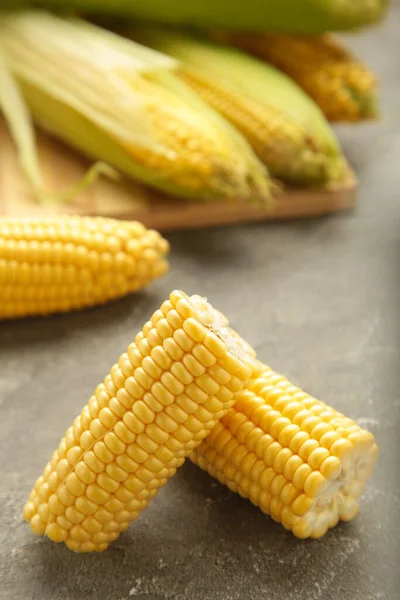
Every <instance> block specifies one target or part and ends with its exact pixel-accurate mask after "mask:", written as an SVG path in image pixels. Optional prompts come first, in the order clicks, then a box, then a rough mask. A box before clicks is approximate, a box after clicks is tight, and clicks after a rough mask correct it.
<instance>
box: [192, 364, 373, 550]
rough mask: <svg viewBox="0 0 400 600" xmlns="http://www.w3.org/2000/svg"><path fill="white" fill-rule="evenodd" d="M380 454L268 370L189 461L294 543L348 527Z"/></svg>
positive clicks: (368, 439)
mask: <svg viewBox="0 0 400 600" xmlns="http://www.w3.org/2000/svg"><path fill="white" fill-rule="evenodd" d="M377 455H378V448H377V446H376V444H375V442H374V437H373V435H372V434H371V433H370V432H368V431H364V430H362V429H361V427H359V426H358V425H357V424H356V423H355V422H354V421H352V420H351V419H349V418H346V417H344V416H343V415H342V414H340V413H338V412H337V411H336V410H335V409H333V408H331V407H329V406H327V405H326V404H324V403H323V402H319V401H318V400H315V399H314V398H312V397H311V396H309V395H308V394H306V393H304V392H303V391H302V390H300V389H299V388H297V387H296V386H294V385H292V384H291V383H290V382H289V381H287V379H285V378H284V377H282V376H280V375H277V374H276V373H274V372H273V371H272V370H270V369H269V368H268V367H265V368H264V372H263V373H262V374H261V375H260V376H259V377H258V378H256V379H255V380H254V381H253V382H252V384H251V385H250V386H249V387H248V389H245V390H243V391H241V392H239V393H238V394H236V396H235V405H234V407H233V408H231V409H230V410H229V411H228V412H227V413H226V415H225V416H224V417H223V418H222V419H221V421H220V422H219V423H217V425H216V426H215V428H214V429H213V431H212V432H211V433H210V435H209V436H208V437H207V438H206V440H205V441H204V442H203V443H202V444H201V446H199V447H198V448H197V449H196V450H194V452H193V454H192V455H191V460H192V461H193V462H195V463H196V464H198V465H199V466H200V467H201V468H202V469H204V470H206V471H208V473H210V475H212V476H213V477H216V478H217V479H218V480H219V481H220V482H221V483H223V484H225V485H227V486H228V487H229V488H230V489H231V490H232V491H235V492H236V491H237V492H239V494H240V495H241V496H243V497H244V498H249V499H250V500H251V501H252V502H253V504H255V505H256V506H259V507H260V508H261V510H262V511H263V512H264V513H266V514H267V515H270V516H271V517H272V518H273V519H274V520H275V521H277V522H278V523H282V524H283V526H284V527H285V528H286V529H288V530H291V531H292V532H293V533H294V535H296V536H297V537H299V538H306V537H312V538H319V537H321V536H323V535H324V534H325V533H326V531H327V530H328V529H329V528H330V527H334V526H335V525H336V524H337V523H338V521H339V519H342V520H344V521H349V520H351V519H353V518H354V517H355V515H356V514H357V511H358V499H359V497H360V495H361V494H362V492H363V490H364V488H365V482H366V480H367V479H368V477H369V476H370V474H371V472H372V469H373V466H374V462H375V459H376V457H377Z"/></svg>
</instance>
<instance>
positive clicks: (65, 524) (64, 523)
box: [57, 515, 73, 531]
mask: <svg viewBox="0 0 400 600" xmlns="http://www.w3.org/2000/svg"><path fill="white" fill-rule="evenodd" d="M57 523H58V524H59V526H60V527H61V528H62V529H65V530H66V531H68V530H69V529H71V527H72V526H73V523H71V521H69V520H68V519H67V517H65V516H64V515H61V516H59V517H57Z"/></svg>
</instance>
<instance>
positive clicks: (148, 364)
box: [142, 356, 163, 387]
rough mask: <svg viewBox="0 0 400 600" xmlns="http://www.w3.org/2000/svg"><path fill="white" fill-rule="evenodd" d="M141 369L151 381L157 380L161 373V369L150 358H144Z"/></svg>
mask: <svg viewBox="0 0 400 600" xmlns="http://www.w3.org/2000/svg"><path fill="white" fill-rule="evenodd" d="M142 369H143V371H145V373H146V374H147V375H148V376H149V378H151V379H152V380H157V379H159V378H160V377H161V375H162V372H163V370H162V368H161V367H160V366H158V365H157V363H156V362H155V360H153V359H152V358H151V356H146V357H145V358H144V359H143V362H142ZM143 387H145V386H143Z"/></svg>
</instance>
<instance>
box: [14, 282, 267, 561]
mask: <svg viewBox="0 0 400 600" xmlns="http://www.w3.org/2000/svg"><path fill="white" fill-rule="evenodd" d="M254 355H255V353H254V350H252V349H251V348H250V347H249V346H248V345H247V344H246V343H245V342H243V343H242V341H241V338H240V337H239V336H238V335H237V334H236V333H234V332H233V331H232V330H231V329H230V328H229V327H228V321H227V320H226V319H225V317H224V316H223V315H222V314H221V313H220V312H218V311H216V310H214V309H213V307H212V306H211V305H210V304H209V303H208V302H207V301H206V300H205V299H203V298H200V297H199V296H192V297H189V296H187V295H186V294H185V293H184V292H180V291H174V292H172V293H171V295H170V298H169V300H167V301H166V302H164V303H163V304H162V305H161V307H160V309H159V310H157V311H156V312H155V313H154V314H153V315H152V317H151V318H150V320H149V321H148V322H147V323H146V324H145V325H144V327H143V329H142V331H141V332H140V333H139V334H138V335H137V336H136V337H135V341H134V343H132V344H130V346H129V347H128V349H127V351H126V352H125V353H124V354H122V355H121V356H120V358H119V360H118V363H116V364H115V365H114V366H113V367H112V368H111V371H110V373H109V375H107V377H106V378H105V379H104V382H103V383H101V384H100V385H99V386H97V388H96V390H95V393H94V394H93V396H92V397H91V398H90V400H89V402H88V404H87V405H86V406H85V407H84V408H83V410H82V412H81V414H80V415H79V416H78V417H77V418H76V419H75V420H74V422H73V425H72V426H71V427H70V428H69V429H68V430H67V432H66V434H65V437H63V438H62V440H61V442H60V445H59V447H58V449H57V450H56V451H55V452H54V453H53V455H52V458H51V460H50V462H49V463H48V464H47V466H46V468H45V469H44V472H43V474H42V476H41V477H39V479H37V481H36V483H35V486H34V489H33V490H32V492H31V494H30V496H29V500H28V502H27V503H26V505H25V508H24V511H23V517H24V519H25V520H26V521H27V522H29V523H30V525H31V529H32V531H33V532H34V533H36V534H37V535H45V536H47V537H49V538H50V539H51V540H53V541H54V542H65V543H66V545H67V546H68V548H70V549H71V550H75V551H77V552H92V551H98V552H101V551H103V550H105V549H106V548H107V546H108V544H109V543H110V542H112V541H113V540H115V539H116V538H117V537H118V536H119V534H120V533H121V531H124V530H125V529H127V527H128V526H129V523H130V522H131V521H133V520H135V519H137V518H138V516H139V514H140V512H141V511H142V510H143V509H144V508H146V506H147V504H148V502H149V500H150V499H151V498H153V497H154V496H155V495H156V493H157V491H158V489H159V488H160V487H161V486H163V485H164V484H165V483H166V482H167V480H168V479H169V478H170V477H171V476H172V475H174V473H175V472H176V469H177V468H178V467H179V466H180V465H182V464H183V462H184V460H185V457H186V456H188V455H189V454H190V453H191V452H192V451H193V449H194V448H196V447H197V446H198V445H199V444H200V443H201V442H202V441H203V439H204V438H205V437H206V436H207V435H208V434H209V432H210V431H211V430H212V429H213V428H214V426H215V424H216V423H217V421H218V420H219V419H220V418H221V417H222V416H223V415H224V414H225V413H226V412H227V410H228V409H229V408H230V407H231V406H232V405H233V402H234V395H235V394H236V393H237V392H238V391H240V390H241V389H242V388H243V387H244V386H245V385H247V384H248V382H249V380H251V379H252V378H253V377H254V376H255V375H256V374H257V373H258V372H259V368H260V365H259V363H258V361H256V360H255V358H254Z"/></svg>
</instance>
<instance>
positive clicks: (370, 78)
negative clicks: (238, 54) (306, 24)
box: [217, 33, 378, 121]
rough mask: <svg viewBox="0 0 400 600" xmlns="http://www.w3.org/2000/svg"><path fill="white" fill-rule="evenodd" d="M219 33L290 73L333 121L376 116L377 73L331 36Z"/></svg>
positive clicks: (219, 36) (358, 119) (220, 35)
mask: <svg viewBox="0 0 400 600" xmlns="http://www.w3.org/2000/svg"><path fill="white" fill-rule="evenodd" d="M217 37H218V38H219V39H221V38H222V39H224V40H225V41H226V42H231V43H233V44H234V45H236V46H238V47H239V48H242V49H243V50H246V51H247V52H250V53H251V54H254V55H255V56H258V57H260V58H262V59H264V60H265V61H266V62H267V63H271V64H273V65H275V66H276V67H277V68H279V69H281V70H282V71H283V72H284V73H286V74H287V75H289V76H290V77H292V78H293V79H294V81H296V82H297V83H298V84H299V85H300V86H301V87H302V88H303V89H304V91H305V92H307V93H308V94H309V95H310V97H311V98H313V99H314V100H315V102H316V103H317V104H318V106H319V107H320V108H321V110H322V111H323V112H324V114H325V116H326V117H327V118H328V119H329V120H330V121H361V120H364V119H371V118H375V117H376V116H377V113H378V107H377V103H378V99H377V94H378V90H377V87H378V83H377V78H376V76H375V75H374V73H372V71H371V70H370V69H368V67H367V66H366V65H364V64H362V63H361V62H360V61H359V60H358V59H357V58H355V57H354V56H353V55H352V53H351V52H350V51H349V50H348V49H347V48H346V47H345V45H344V44H343V43H340V41H339V40H338V39H336V38H335V37H334V36H333V35H329V34H326V35H323V36H315V37H314V36H289V35H255V34H243V33H242V34H240V33H232V34H229V33H226V34H224V35H223V34H219V35H218V36H217Z"/></svg>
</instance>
